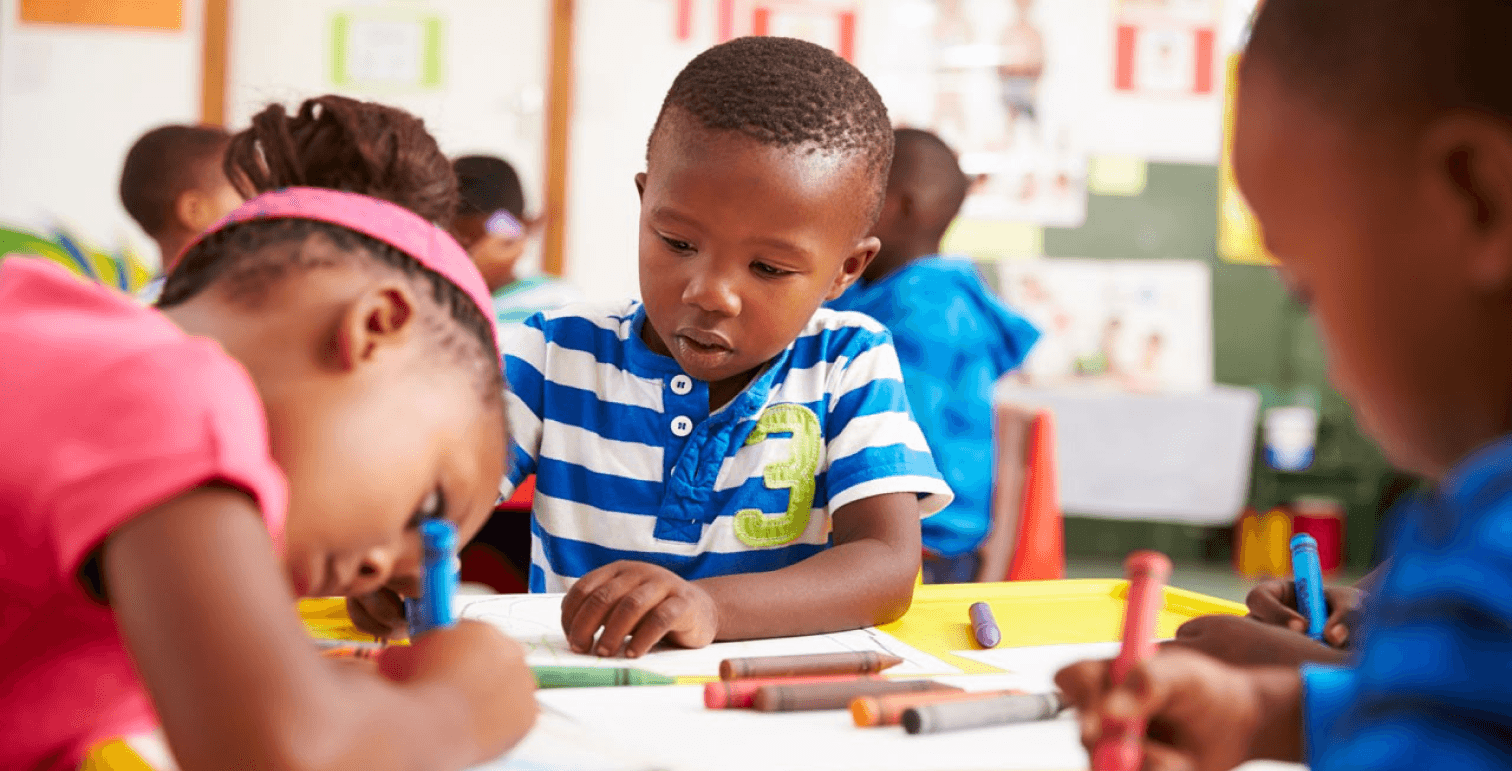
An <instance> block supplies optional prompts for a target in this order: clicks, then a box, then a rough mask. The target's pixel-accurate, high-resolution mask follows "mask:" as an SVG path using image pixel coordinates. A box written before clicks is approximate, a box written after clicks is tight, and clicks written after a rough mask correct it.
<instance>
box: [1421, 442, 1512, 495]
mask: <svg viewBox="0 0 1512 771" xmlns="http://www.w3.org/2000/svg"><path fill="white" fill-rule="evenodd" d="M1509 484H1512V434H1509V435H1506V436H1503V437H1501V438H1500V439H1497V440H1495V441H1493V442H1491V443H1490V444H1487V445H1485V446H1484V447H1481V448H1480V449H1478V450H1476V451H1475V452H1472V453H1470V455H1469V456H1468V457H1466V458H1465V459H1464V460H1462V461H1460V462H1459V464H1458V465H1456V466H1455V467H1454V468H1453V469H1451V470H1450V471H1449V473H1448V474H1447V475H1446V476H1445V477H1444V481H1443V483H1442V484H1441V485H1439V494H1440V495H1441V496H1442V497H1443V498H1444V499H1445V500H1446V501H1448V502H1450V503H1452V504H1456V505H1458V506H1464V507H1467V508H1474V504H1475V502H1476V500H1477V499H1478V498H1480V497H1481V496H1482V495H1484V494H1485V493H1487V492H1491V491H1492V488H1493V487H1494V488H1495V489H1496V490H1501V489H1504V488H1505V486H1507V485H1509Z"/></svg>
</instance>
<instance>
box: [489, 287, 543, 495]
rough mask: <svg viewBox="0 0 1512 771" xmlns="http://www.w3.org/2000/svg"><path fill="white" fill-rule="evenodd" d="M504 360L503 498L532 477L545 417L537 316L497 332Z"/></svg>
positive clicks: (539, 316) (540, 325) (540, 328)
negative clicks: (506, 423) (506, 441)
mask: <svg viewBox="0 0 1512 771" xmlns="http://www.w3.org/2000/svg"><path fill="white" fill-rule="evenodd" d="M499 348H500V354H501V355H502V357H503V359H504V380H505V384H506V385H505V393H504V414H505V417H506V418H507V420H508V421H509V440H510V441H509V450H510V451H509V463H508V469H507V471H506V473H505V478H504V480H503V481H502V482H501V484H500V485H499V491H500V492H501V493H502V494H504V495H505V496H508V495H510V494H511V493H513V492H514V488H515V487H517V486H519V484H520V483H521V482H523V481H525V478H526V477H528V476H530V475H531V474H534V473H535V467H536V458H537V457H538V456H539V455H540V451H541V427H542V421H543V419H544V416H545V409H546V405H545V396H546V378H545V376H544V375H543V374H542V371H543V370H544V369H545V366H546V321H545V317H544V316H542V314H540V313H537V314H535V315H533V316H531V317H530V318H528V319H526V320H525V323H523V324H513V325H510V326H508V327H504V328H500V330H499Z"/></svg>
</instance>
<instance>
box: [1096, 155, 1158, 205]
mask: <svg viewBox="0 0 1512 771" xmlns="http://www.w3.org/2000/svg"><path fill="white" fill-rule="evenodd" d="M1149 179H1150V165H1149V163H1147V162H1146V161H1145V159H1143V158H1133V157H1129V156H1124V155H1103V156H1097V157H1094V158H1092V159H1091V160H1090V161H1089V162H1088V163H1087V192H1089V193H1092V194H1094V195H1121V196H1129V197H1133V196H1137V195H1139V194H1141V193H1143V192H1144V191H1145V186H1146V184H1147V183H1148V182H1149Z"/></svg>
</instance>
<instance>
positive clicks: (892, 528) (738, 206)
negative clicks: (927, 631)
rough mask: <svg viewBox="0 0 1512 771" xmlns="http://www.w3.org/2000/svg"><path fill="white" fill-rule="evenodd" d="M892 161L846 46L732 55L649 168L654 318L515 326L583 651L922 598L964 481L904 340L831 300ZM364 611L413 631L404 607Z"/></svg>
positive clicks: (822, 624) (694, 84) (814, 626)
mask: <svg viewBox="0 0 1512 771" xmlns="http://www.w3.org/2000/svg"><path fill="white" fill-rule="evenodd" d="M892 149H893V135H892V127H891V126H890V125H888V121H887V110H886V108H885V107H883V105H882V100H881V98H880V97H879V96H878V95H877V92H876V89H874V88H872V86H871V84H870V83H869V82H867V80H866V78H865V77H863V76H862V75H861V73H860V72H859V71H857V70H856V69H855V68H854V67H852V66H851V65H850V64H848V63H846V62H845V61H844V60H843V59H841V58H839V57H838V56H835V55H834V54H832V53H830V52H829V51H827V50H825V49H824V48H821V47H819V46H816V45H813V44H811V43H805V42H802V41H798V40H792V39H787V38H772V37H751V38H740V39H737V40H733V41H731V42H728V43H724V44H722V45H719V46H715V47H714V48H711V49H709V50H708V51H705V52H704V53H702V54H700V55H699V56H698V57H697V58H695V59H694V60H693V61H692V62H690V63H689V64H688V66H687V67H686V68H684V69H683V71H682V72H681V73H680V74H679V75H678V76H677V79H676V80H675V81H674V82H673V83H672V88H671V91H670V92H668V94H667V98H666V101H665V102H664V103H663V104H662V110H661V114H660V116H659V117H658V118H657V121H656V125H655V127H654V128H653V129H652V132H651V138H650V141H649V143H648V148H647V159H646V171H645V172H644V173H642V174H638V175H636V178H635V184H636V187H637V188H638V189H639V190H640V196H641V220H640V288H641V295H642V297H643V298H644V304H643V303H641V302H635V301H622V302H618V303H613V304H609V305H596V306H595V305H579V306H573V307H572V308H569V309H564V310H562V311H557V312H553V313H546V314H538V315H536V316H533V317H531V318H530V319H529V320H528V321H527V322H526V323H525V324H523V325H518V326H514V327H511V328H509V329H507V330H505V331H504V337H505V338H506V340H505V342H503V343H502V345H501V347H502V348H503V350H504V351H505V357H504V359H505V374H506V375H507V377H508V380H509V382H510V386H511V390H510V392H509V393H508V394H506V396H505V399H506V400H507V409H508V414H509V424H510V434H511V436H510V439H511V442H512V448H511V452H510V468H509V471H508V473H507V476H506V478H505V480H504V483H503V492H504V494H506V495H508V494H509V493H510V492H511V491H512V490H513V489H514V486H515V485H516V484H518V483H519V482H520V481H521V480H523V479H524V478H525V477H526V476H527V475H529V474H532V473H534V474H535V475H536V496H535V511H534V517H533V520H532V524H531V526H532V528H533V534H534V539H533V540H534V543H533V553H532V564H531V568H530V589H531V591H535V592H563V591H565V592H567V596H566V598H565V600H564V601H563V605H562V626H563V629H564V630H565V631H566V634H567V639H568V641H569V642H570V643H571V645H572V647H573V649H574V650H576V651H578V652H585V653H586V652H590V651H591V652H593V653H596V654H598V655H604V656H608V655H617V654H619V653H621V652H622V651H623V653H624V654H625V655H627V656H631V657H635V656H639V655H642V654H644V653H645V652H646V651H648V650H649V649H650V648H651V646H652V645H654V644H655V643H657V642H659V641H661V640H662V639H663V638H665V639H667V640H668V641H670V642H672V643H674V644H677V645H683V646H689V647H696V646H702V645H707V644H709V643H710V642H712V641H714V640H716V639H719V640H731V639H742V638H752V637H781V636H788V635H798V634H814V633H819V632H828V631H834V630H839V629H854V628H858V627H863V626H867V625H870V624H877V623H883V622H886V621H890V620H892V619H896V618H897V617H898V616H900V615H901V614H902V613H903V611H905V610H906V609H907V608H908V605H909V603H910V601H911V600H912V596H913V584H914V577H915V576H916V575H917V573H918V570H919V517H920V516H921V515H926V514H932V513H934V512H935V511H938V510H939V509H940V508H942V507H943V506H945V505H946V504H947V503H949V502H950V489H949V488H948V487H947V486H946V485H945V483H944V482H943V481H942V480H941V479H940V477H939V472H937V471H936V470H935V467H934V463H933V462H932V461H931V460H930V456H929V447H928V445H927V444H926V443H925V441H924V437H923V435H922V434H921V433H920V432H919V428H918V426H917V425H915V424H914V422H913V418H912V417H911V416H910V414H909V410H908V399H907V397H906V395H905V393H904V390H903V381H902V379H901V376H900V373H899V371H898V360H897V356H896V355H895V354H894V353H893V349H892V344H891V343H890V342H889V341H888V335H887V330H886V329H884V328H882V327H881V326H880V325H878V324H877V323H876V322H874V321H872V320H871V319H868V318H866V317H864V316H861V315H859V314H852V313H839V312H836V311H830V310H821V309H820V305H821V304H822V303H823V302H824V301H826V300H832V299H834V298H836V297H838V296H840V293H841V292H843V291H845V289H846V288H847V287H849V286H850V285H851V283H852V282H854V281H855V280H856V278H857V277H858V276H860V275H861V273H862V272H863V271H865V270H866V266H867V265H868V264H869V263H870V262H871V260H872V258H873V257H874V256H875V255H876V253H877V250H878V248H879V247H880V244H879V242H878V241H877V239H876V237H874V236H871V235H870V233H871V229H872V225H873V224H874V223H875V222H876V218H877V212H878V210H879V208H880V206H881V203H882V197H883V192H884V189H885V187H886V182H887V169H888V164H889V163H890V161H891V160H892ZM389 599H392V598H391V597H390V598H389ZM355 605H356V606H357V607H356V608H355V609H354V612H353V613H354V618H357V619H359V620H362V621H363V622H364V623H365V624H366V625H368V626H374V624H373V622H374V621H375V620H376V619H384V620H385V623H386V624H388V625H396V623H397V614H396V613H394V606H393V604H392V603H388V602H384V601H383V598H374V597H369V598H362V599H359V600H358V601H357V602H356V603H355ZM375 616H376V618H375Z"/></svg>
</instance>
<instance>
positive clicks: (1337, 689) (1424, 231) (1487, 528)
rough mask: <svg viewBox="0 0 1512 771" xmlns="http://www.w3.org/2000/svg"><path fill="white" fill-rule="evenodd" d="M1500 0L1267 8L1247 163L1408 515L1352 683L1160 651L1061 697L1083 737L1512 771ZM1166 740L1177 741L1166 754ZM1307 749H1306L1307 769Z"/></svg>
mask: <svg viewBox="0 0 1512 771" xmlns="http://www.w3.org/2000/svg"><path fill="white" fill-rule="evenodd" d="M1508 29H1512V3H1507V2H1505V1H1504V0H1370V1H1369V2H1366V1H1365V0H1267V1H1266V3H1265V5H1264V6H1263V8H1262V10H1261V12H1260V14H1259V18H1258V19H1257V21H1256V23H1255V27H1254V34H1253V36H1252V38H1251V42H1250V45H1249V51H1248V53H1247V55H1246V57H1245V63H1244V68H1243V71H1242V75H1241V77H1242V83H1241V89H1240V101H1239V113H1238V114H1239V123H1238V130H1237V133H1236V135H1235V143H1236V144H1235V162H1236V169H1237V172H1238V179H1239V182H1240V184H1241V186H1242V189H1243V190H1244V194H1245V197H1246V198H1247V199H1248V200H1249V202H1250V203H1251V204H1252V205H1253V207H1254V210H1255V212H1256V214H1257V215H1258V216H1259V218H1260V221H1261V223H1262V224H1263V225H1264V227H1265V236H1266V240H1267V243H1268V244H1269V246H1270V248H1271V251H1272V252H1273V253H1274V254H1275V255H1276V256H1277V257H1278V258H1279V259H1280V260H1281V262H1282V265H1283V268H1282V270H1283V274H1284V275H1285V276H1286V278H1287V280H1288V283H1289V284H1290V285H1291V286H1292V287H1293V289H1294V290H1295V291H1296V292H1297V294H1298V295H1299V296H1300V297H1302V298H1305V299H1307V300H1309V301H1310V303H1311V306H1312V309H1313V311H1314V313H1315V314H1316V317H1317V319H1318V322H1319V328H1320V329H1321V331H1322V333H1323V335H1324V338H1325V340H1326V341H1327V342H1328V349H1329V351H1330V358H1331V361H1330V365H1331V368H1332V373H1333V378H1334V380H1335V382H1336V383H1337V385H1338V386H1339V388H1340V390H1341V391H1342V392H1343V393H1344V394H1345V395H1346V396H1348V397H1349V398H1350V400H1351V401H1352V402H1353V404H1354V407H1355V409H1356V410H1357V411H1358V412H1359V415H1360V418H1361V422H1362V424H1363V425H1365V426H1366V427H1367V428H1368V430H1369V431H1370V432H1371V433H1372V434H1373V435H1374V437H1375V438H1376V439H1377V440H1378V441H1379V442H1380V444H1381V446H1382V448H1383V449H1384V450H1385V451H1386V453H1387V455H1388V457H1390V458H1391V460H1392V461H1393V462H1394V464H1396V465H1397V466H1398V467H1400V468H1403V469H1405V470H1408V471H1410V472H1413V473H1417V474H1421V475H1422V476H1423V477H1425V478H1427V479H1429V480H1431V481H1432V483H1433V486H1434V490H1433V492H1432V493H1431V494H1429V495H1427V496H1424V497H1423V498H1420V499H1418V500H1417V501H1415V502H1414V503H1413V505H1412V506H1411V507H1410V508H1409V509H1407V510H1404V511H1403V512H1402V514H1403V517H1402V519H1401V521H1400V523H1399V525H1398V526H1397V527H1395V528H1394V530H1395V532H1394V536H1395V537H1394V539H1393V548H1392V550H1391V562H1390V565H1389V567H1387V569H1386V573H1385V575H1384V576H1383V577H1382V578H1381V582H1380V586H1379V588H1378V589H1377V590H1376V591H1374V592H1372V594H1371V597H1370V600H1369V602H1368V603H1366V605H1365V619H1364V622H1363V623H1362V626H1361V629H1360V632H1359V633H1358V635H1357V639H1356V640H1355V641H1354V644H1353V647H1355V648H1356V649H1357V650H1356V653H1355V656H1354V659H1353V664H1352V667H1351V668H1348V669H1336V668H1330V667H1325V666H1318V665H1309V666H1305V667H1303V668H1302V670H1301V672H1300V674H1299V672H1298V670H1297V669H1296V668H1288V667H1259V668H1253V669H1238V668H1233V667H1230V666H1228V665H1224V664H1220V663H1218V662H1217V661H1214V660H1213V659H1209V658H1207V657H1204V656H1201V655H1197V654H1193V653H1174V652H1173V653H1163V654H1162V655H1159V656H1156V657H1154V658H1152V659H1150V660H1148V661H1147V662H1145V663H1144V664H1143V665H1141V666H1138V667H1135V668H1134V669H1133V670H1132V672H1131V674H1130V676H1129V677H1128V678H1126V679H1125V680H1124V682H1123V683H1122V684H1121V685H1120V686H1119V687H1116V688H1111V689H1110V688H1109V687H1108V686H1107V664H1106V663H1102V662H1089V663H1082V664H1077V665H1074V666H1073V667H1070V668H1068V669H1066V670H1064V671H1062V672H1061V673H1060V674H1059V675H1058V677H1057V680H1058V682H1059V683H1060V685H1061V686H1062V687H1063V688H1064V689H1065V690H1066V692H1067V695H1068V696H1069V698H1070V700H1071V701H1072V703H1074V704H1076V705H1077V706H1078V707H1079V708H1080V709H1081V710H1082V714H1081V721H1082V730H1083V739H1084V741H1086V742H1088V743H1089V745H1090V743H1091V742H1094V741H1096V740H1097V738H1098V737H1099V736H1100V734H1101V732H1102V730H1103V727H1104V726H1105V725H1112V726H1118V725H1120V724H1121V725H1123V726H1127V725H1128V724H1129V721H1131V720H1134V719H1144V718H1147V719H1149V720H1150V727H1151V738H1150V739H1149V740H1147V741H1146V742H1145V745H1144V746H1145V758H1146V762H1147V764H1148V765H1147V767H1159V768H1171V767H1177V766H1180V767H1185V768H1196V769H1218V768H1228V767H1230V766H1233V765H1236V764H1238V763H1240V762H1242V761H1244V760H1246V759H1248V758H1260V757H1265V758H1276V759H1290V760H1297V759H1301V758H1302V757H1303V756H1304V754H1305V756H1306V759H1307V761H1308V762H1309V763H1310V764H1311V766H1312V768H1313V769H1315V771H1329V770H1330V769H1345V768H1348V769H1356V768H1373V769H1380V768H1403V769H1408V768H1410V769H1424V768H1455V769H1480V768H1484V769H1490V768H1509V767H1512V740H1509V738H1512V666H1509V665H1508V661H1509V659H1508V652H1509V651H1512V535H1509V534H1512V337H1509V335H1508V331H1509V330H1512V88H1509V84H1508V83H1509V82H1508V80H1507V78H1506V77H1505V73H1506V71H1507V69H1508V67H1509V66H1512V48H1509V47H1508V46H1507V45H1506V41H1505V35H1506V30H1508ZM1157 737H1158V738H1157ZM1304 751H1305V752H1304Z"/></svg>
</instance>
